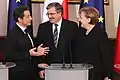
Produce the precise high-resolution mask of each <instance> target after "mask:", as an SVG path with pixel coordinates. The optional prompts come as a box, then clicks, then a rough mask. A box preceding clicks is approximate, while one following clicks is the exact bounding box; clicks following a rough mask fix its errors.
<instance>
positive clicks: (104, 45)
mask: <svg viewBox="0 0 120 80" xmlns="http://www.w3.org/2000/svg"><path fill="white" fill-rule="evenodd" d="M100 35H101V37H100V52H101V57H102V63H103V68H104V70H103V71H104V76H105V77H111V73H112V65H113V53H114V51H113V47H112V45H111V43H110V41H109V39H108V36H107V34H106V32H105V31H101V34H100Z"/></svg>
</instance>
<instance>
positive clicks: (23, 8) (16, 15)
mask: <svg viewBox="0 0 120 80" xmlns="http://www.w3.org/2000/svg"><path fill="white" fill-rule="evenodd" d="M26 10H29V8H28V7H27V6H19V7H18V8H16V9H15V10H14V12H13V18H14V20H15V21H16V22H18V18H23V17H24V11H26Z"/></svg>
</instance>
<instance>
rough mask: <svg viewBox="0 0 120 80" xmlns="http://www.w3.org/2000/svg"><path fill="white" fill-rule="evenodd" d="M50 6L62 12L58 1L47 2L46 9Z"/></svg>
mask: <svg viewBox="0 0 120 80" xmlns="http://www.w3.org/2000/svg"><path fill="white" fill-rule="evenodd" d="M52 7H55V9H56V11H57V12H61V13H62V14H63V7H62V5H60V4H59V3H58V2H53V3H50V4H48V6H47V7H46V9H47V10H48V9H50V8H52Z"/></svg>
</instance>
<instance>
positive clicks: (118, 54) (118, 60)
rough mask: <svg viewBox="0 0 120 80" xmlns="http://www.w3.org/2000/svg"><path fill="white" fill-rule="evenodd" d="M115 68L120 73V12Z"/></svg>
mask: <svg viewBox="0 0 120 80" xmlns="http://www.w3.org/2000/svg"><path fill="white" fill-rule="evenodd" d="M113 70H114V71H115V72H118V73H120V14H119V22H118V29H117V37H116V50H115V57H114V68H113Z"/></svg>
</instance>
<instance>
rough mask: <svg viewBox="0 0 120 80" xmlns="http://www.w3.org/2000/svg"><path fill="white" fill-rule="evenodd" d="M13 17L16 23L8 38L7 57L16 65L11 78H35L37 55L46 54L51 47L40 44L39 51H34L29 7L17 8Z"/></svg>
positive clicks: (10, 75) (22, 79)
mask: <svg viewBox="0 0 120 80" xmlns="http://www.w3.org/2000/svg"><path fill="white" fill-rule="evenodd" d="M13 17H14V19H15V21H16V24H15V26H14V28H13V29H12V30H11V31H10V32H9V33H8V36H7V39H6V52H5V54H6V56H5V59H6V61H12V62H14V63H15V64H16V66H15V67H14V68H11V69H10V73H9V80H35V78H36V77H37V72H36V71H37V70H36V69H37V66H36V65H35V56H41V55H45V54H44V53H47V51H49V48H48V47H45V48H42V47H41V46H42V45H40V46H38V48H39V52H35V51H34V50H35V49H36V48H35V47H34V43H33V40H32V37H31V34H30V33H29V31H27V27H28V26H29V25H30V23H31V20H32V17H31V15H30V12H29V9H28V7H26V6H20V7H18V8H16V9H15V10H14V13H13ZM33 56H34V57H33Z"/></svg>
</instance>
